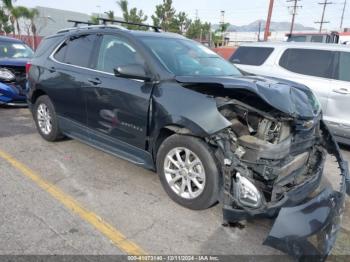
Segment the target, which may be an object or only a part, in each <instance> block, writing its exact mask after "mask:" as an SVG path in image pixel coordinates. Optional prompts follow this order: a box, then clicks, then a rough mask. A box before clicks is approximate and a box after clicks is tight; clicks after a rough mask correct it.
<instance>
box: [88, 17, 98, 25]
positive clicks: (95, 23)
mask: <svg viewBox="0 0 350 262" xmlns="http://www.w3.org/2000/svg"><path fill="white" fill-rule="evenodd" d="M99 19H100V18H99V17H98V16H96V15H93V16H91V17H90V21H89V22H90V23H92V24H94V25H98V24H99V23H100V20H99Z"/></svg>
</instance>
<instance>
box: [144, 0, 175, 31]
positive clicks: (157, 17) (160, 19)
mask: <svg viewBox="0 0 350 262" xmlns="http://www.w3.org/2000/svg"><path fill="white" fill-rule="evenodd" d="M172 5H173V1H172V0H163V3H162V4H159V5H156V11H155V13H154V15H152V16H151V17H152V20H153V25H154V26H158V27H161V28H162V29H163V30H164V31H170V32H178V31H179V27H178V26H179V25H178V24H177V21H176V16H175V14H176V10H175V8H174V7H173V6H172Z"/></svg>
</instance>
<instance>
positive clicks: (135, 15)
mask: <svg viewBox="0 0 350 262" xmlns="http://www.w3.org/2000/svg"><path fill="white" fill-rule="evenodd" d="M117 4H118V5H119V8H120V9H121V10H122V12H123V18H124V21H125V22H130V23H138V24H142V23H144V22H145V21H146V20H147V18H148V17H147V15H145V13H144V12H143V11H142V10H138V9H137V8H136V7H134V8H131V9H129V2H128V1H127V0H120V1H118V2H117ZM126 27H127V28H128V29H131V30H139V29H140V27H139V26H135V25H127V26H126Z"/></svg>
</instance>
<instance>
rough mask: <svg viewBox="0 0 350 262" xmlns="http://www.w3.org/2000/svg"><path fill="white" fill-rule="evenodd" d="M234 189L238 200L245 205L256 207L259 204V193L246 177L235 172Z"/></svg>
mask: <svg viewBox="0 0 350 262" xmlns="http://www.w3.org/2000/svg"><path fill="white" fill-rule="evenodd" d="M234 191H235V195H236V198H237V200H238V202H239V203H240V204H241V205H243V206H246V207H252V208H258V207H259V206H260V205H261V194H260V192H259V190H258V189H257V188H256V187H255V185H254V184H253V183H252V182H250V181H249V180H248V179H247V178H245V177H243V176H241V174H240V173H238V172H237V173H236V182H235V183H234Z"/></svg>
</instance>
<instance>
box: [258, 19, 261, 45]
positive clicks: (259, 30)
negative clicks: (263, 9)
mask: <svg viewBox="0 0 350 262" xmlns="http://www.w3.org/2000/svg"><path fill="white" fill-rule="evenodd" d="M260 33H261V20H259V28H258V42H260Z"/></svg>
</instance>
